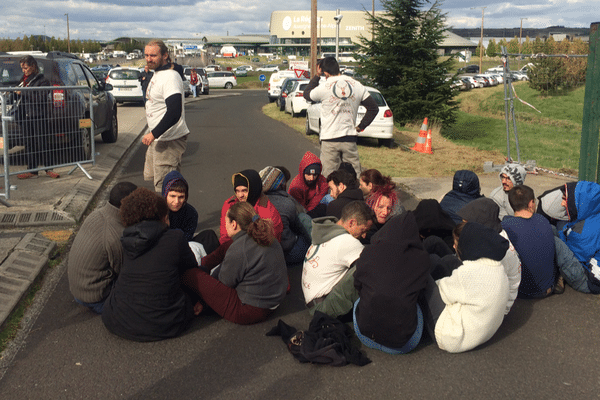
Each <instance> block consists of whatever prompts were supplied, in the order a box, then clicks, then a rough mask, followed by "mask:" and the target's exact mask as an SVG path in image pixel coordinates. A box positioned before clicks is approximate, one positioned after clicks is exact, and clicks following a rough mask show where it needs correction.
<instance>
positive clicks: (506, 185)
mask: <svg viewBox="0 0 600 400" xmlns="http://www.w3.org/2000/svg"><path fill="white" fill-rule="evenodd" d="M526 176H527V171H525V168H523V167H522V166H521V165H520V164H516V163H513V164H507V165H505V166H504V167H502V170H500V174H499V175H498V177H499V178H500V183H501V185H500V186H499V187H497V188H496V189H494V190H492V193H490V198H491V199H492V200H494V201H495V202H496V204H498V207H500V215H499V218H500V221H502V220H503V219H504V217H505V216H507V215H515V212H514V211H513V209H512V207H511V206H510V202H509V201H508V192H509V191H510V189H512V188H513V187H514V186H516V185H523V184H524V183H525V177H526Z"/></svg>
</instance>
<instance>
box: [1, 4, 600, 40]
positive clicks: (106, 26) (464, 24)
mask: <svg viewBox="0 0 600 400" xmlns="http://www.w3.org/2000/svg"><path fill="white" fill-rule="evenodd" d="M372 4H373V3H372V1H370V0H366V1H365V0H363V1H361V0H345V1H333V0H330V1H326V0H318V3H317V8H318V9H319V10H335V9H337V8H340V9H341V10H342V11H343V10H351V11H356V10H363V9H365V8H366V9H367V10H372ZM428 4H430V3H428ZM0 5H1V7H0V9H1V10H2V16H0V38H11V39H14V38H17V37H22V36H23V35H27V36H30V35H44V34H45V35H47V36H50V37H51V36H55V37H57V38H66V37H67V16H66V15H65V14H68V19H69V31H70V36H71V39H82V40H85V39H93V40H112V39H116V38H118V37H122V36H127V37H148V38H155V37H158V38H195V37H198V38H200V37H202V36H205V35H223V36H224V35H232V36H233V35H240V34H268V33H269V20H270V17H271V12H273V11H283V10H310V6H311V1H310V0H296V1H286V2H282V1H281V0H236V1H234V0H205V1H195V0H163V1H145V0H21V1H15V0H0ZM482 7H485V10H484V30H485V28H516V27H519V26H520V24H521V19H523V27H529V28H546V27H549V26H554V25H561V26H565V27H571V28H574V27H578V28H585V27H589V26H590V24H591V23H593V22H597V21H600V12H598V10H599V9H600V0H516V1H513V2H491V1H489V0H479V1H475V0H445V1H443V2H442V6H441V8H442V11H443V12H444V13H446V14H447V25H449V26H452V27H454V28H478V27H481V12H482ZM375 9H376V10H378V11H380V10H382V7H381V4H380V2H379V0H376V1H375ZM525 18H526V19H525Z"/></svg>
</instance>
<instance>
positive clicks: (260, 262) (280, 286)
mask: <svg viewBox="0 0 600 400" xmlns="http://www.w3.org/2000/svg"><path fill="white" fill-rule="evenodd" d="M225 228H226V229H227V234H228V235H229V237H231V238H232V244H231V246H229V248H228V249H227V252H226V253H225V257H224V259H223V262H222V263H221V267H220V269H219V273H218V276H217V277H212V276H210V275H209V274H208V273H207V272H206V271H204V270H203V269H201V268H194V269H190V270H188V271H186V273H185V275H184V277H183V284H184V285H186V286H187V287H188V288H189V289H191V290H192V291H193V292H195V293H196V294H197V295H199V296H200V299H201V303H202V304H203V305H207V306H208V307H210V308H211V309H213V310H214V311H215V312H216V313H217V314H219V315H220V316H222V317H223V318H225V319H226V320H228V321H231V322H234V323H236V324H242V325H248V324H255V323H258V322H262V321H264V320H266V319H267V318H268V317H269V315H271V313H272V312H273V311H274V310H275V309H276V308H277V307H278V306H279V304H280V303H281V301H282V300H283V299H284V297H285V294H286V290H287V286H288V276H287V267H286V264H285V258H284V256H283V250H282V249H281V245H280V244H279V242H278V241H277V240H276V239H275V235H274V232H273V225H272V222H271V221H270V220H266V219H263V218H261V217H260V215H258V214H257V213H256V210H254V208H253V207H252V206H251V205H250V204H249V203H248V202H238V203H235V204H233V205H232V206H231V208H229V210H227V214H226V215H225ZM199 311H200V309H199V308H198V307H196V312H199Z"/></svg>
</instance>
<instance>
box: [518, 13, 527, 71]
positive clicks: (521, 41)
mask: <svg viewBox="0 0 600 400" xmlns="http://www.w3.org/2000/svg"><path fill="white" fill-rule="evenodd" d="M524 19H527V18H521V30H520V31H519V58H518V61H517V65H518V67H519V69H521V56H522V54H521V46H522V43H523V20H524Z"/></svg>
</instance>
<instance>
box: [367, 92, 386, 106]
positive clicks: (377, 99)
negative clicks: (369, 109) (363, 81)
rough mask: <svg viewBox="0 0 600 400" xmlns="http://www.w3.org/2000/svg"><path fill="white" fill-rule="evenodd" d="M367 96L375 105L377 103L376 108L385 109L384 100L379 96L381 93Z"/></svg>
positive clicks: (372, 93)
mask: <svg viewBox="0 0 600 400" xmlns="http://www.w3.org/2000/svg"><path fill="white" fill-rule="evenodd" d="M369 94H370V95H371V97H372V98H373V99H374V100H375V103H377V106H379V107H385V106H386V104H385V100H384V99H383V96H382V95H381V93H379V92H369Z"/></svg>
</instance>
